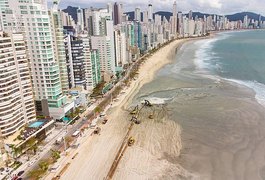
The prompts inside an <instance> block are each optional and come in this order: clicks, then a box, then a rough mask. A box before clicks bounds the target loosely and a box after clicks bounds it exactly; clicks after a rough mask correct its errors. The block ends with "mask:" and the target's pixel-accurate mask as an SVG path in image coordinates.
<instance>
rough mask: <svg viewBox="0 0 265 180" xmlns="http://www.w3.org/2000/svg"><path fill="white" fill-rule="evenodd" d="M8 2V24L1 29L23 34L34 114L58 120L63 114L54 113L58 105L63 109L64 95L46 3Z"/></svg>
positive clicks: (15, 0) (18, 0) (43, 1)
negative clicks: (27, 57) (31, 86)
mask: <svg viewBox="0 0 265 180" xmlns="http://www.w3.org/2000/svg"><path fill="white" fill-rule="evenodd" d="M8 3H9V6H10V7H12V13H10V14H8V16H6V18H7V21H8V22H9V25H8V26H7V27H6V28H5V29H6V30H7V31H9V32H10V31H16V32H24V34H25V39H26V41H27V47H28V52H29V60H30V65H31V73H32V80H33V81H32V82H33V83H32V84H33V87H34V98H35V102H36V107H37V108H36V109H37V113H39V114H42V115H45V116H52V117H54V118H55V119H60V118H62V117H63V116H64V115H65V114H64V113H58V108H59V109H61V108H66V107H65V104H66V97H65V96H64V95H63V93H62V85H61V77H60V66H59V61H58V59H57V57H56V55H55V50H54V47H56V46H55V45H54V41H56V39H55V38H54V36H53V31H52V26H51V19H50V16H49V14H48V10H47V2H46V0H42V1H21V0H12V1H8ZM11 22H14V23H11ZM61 112H63V110H62V111H61Z"/></svg>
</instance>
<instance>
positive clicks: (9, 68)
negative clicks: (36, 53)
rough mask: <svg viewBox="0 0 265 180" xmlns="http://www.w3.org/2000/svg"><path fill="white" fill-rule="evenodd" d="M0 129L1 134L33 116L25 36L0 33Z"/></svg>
mask: <svg viewBox="0 0 265 180" xmlns="http://www.w3.org/2000/svg"><path fill="white" fill-rule="evenodd" d="M0 51H1V56H0V128H1V133H2V136H8V135H11V134H13V133H15V132H16V131H18V130H19V129H20V128H21V127H22V126H23V125H25V124H26V123H29V122H31V121H34V120H35V119H36V111H35V104H34V100H33V91H32V85H31V78H30V70H29V62H28V57H27V54H26V45H25V42H24V37H23V35H22V34H20V33H16V34H8V33H4V32H0Z"/></svg>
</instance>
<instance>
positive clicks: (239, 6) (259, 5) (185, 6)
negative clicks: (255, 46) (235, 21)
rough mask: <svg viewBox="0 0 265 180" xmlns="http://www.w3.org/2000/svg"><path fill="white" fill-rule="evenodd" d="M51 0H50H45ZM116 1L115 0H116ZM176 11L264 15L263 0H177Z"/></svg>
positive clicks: (159, 4) (90, 1)
mask: <svg viewBox="0 0 265 180" xmlns="http://www.w3.org/2000/svg"><path fill="white" fill-rule="evenodd" d="M47 1H48V2H52V0H47ZM116 1H117V0H116ZM116 1H115V0H61V2H60V7H61V8H66V7H67V6H80V7H81V8H86V7H91V6H92V7H105V6H106V4H107V3H108V2H112V3H114V2H116ZM117 2H119V3H122V4H123V5H124V8H125V11H132V10H134V9H135V7H140V8H141V10H142V11H143V10H146V9H147V5H148V4H149V3H151V4H153V7H154V10H155V11H159V10H165V11H172V5H173V3H174V0H120V1H117ZM177 9H178V11H182V12H188V11H189V10H192V11H194V12H197V11H200V12H204V13H211V14H213V13H215V14H220V15H228V14H232V13H237V12H243V11H250V12H254V13H258V14H262V15H265V0H177Z"/></svg>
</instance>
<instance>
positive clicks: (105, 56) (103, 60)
mask: <svg viewBox="0 0 265 180" xmlns="http://www.w3.org/2000/svg"><path fill="white" fill-rule="evenodd" d="M91 45H92V49H97V50H98V51H99V58H100V69H101V72H109V73H115V60H114V59H113V55H112V52H111V51H112V47H113V45H112V40H111V38H110V37H109V36H91Z"/></svg>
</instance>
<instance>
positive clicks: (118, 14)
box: [113, 2, 123, 25]
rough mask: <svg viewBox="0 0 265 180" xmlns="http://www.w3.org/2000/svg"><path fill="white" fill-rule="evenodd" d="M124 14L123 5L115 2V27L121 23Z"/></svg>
mask: <svg viewBox="0 0 265 180" xmlns="http://www.w3.org/2000/svg"><path fill="white" fill-rule="evenodd" d="M122 14H123V9H122V4H120V3H117V2H115V3H114V6H113V21H114V25H117V24H120V23H121V19H122Z"/></svg>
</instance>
